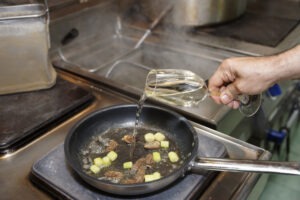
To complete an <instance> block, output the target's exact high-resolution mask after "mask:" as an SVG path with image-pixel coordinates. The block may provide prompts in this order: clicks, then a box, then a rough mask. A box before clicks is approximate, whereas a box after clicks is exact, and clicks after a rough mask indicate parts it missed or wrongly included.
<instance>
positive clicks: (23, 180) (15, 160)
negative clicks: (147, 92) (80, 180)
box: [0, 72, 270, 199]
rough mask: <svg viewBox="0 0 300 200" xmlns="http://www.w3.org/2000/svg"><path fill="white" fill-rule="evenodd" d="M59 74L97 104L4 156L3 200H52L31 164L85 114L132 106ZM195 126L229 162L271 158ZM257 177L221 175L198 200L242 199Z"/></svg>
mask: <svg viewBox="0 0 300 200" xmlns="http://www.w3.org/2000/svg"><path fill="white" fill-rule="evenodd" d="M59 74H60V76H61V77H62V78H65V79H66V80H69V81H71V82H74V83H76V84H78V85H81V86H83V87H84V88H86V89H88V90H90V91H92V92H93V94H94V95H95V96H96V100H95V101H94V102H93V103H92V104H91V105H89V106H88V107H87V108H86V109H84V110H83V111H81V112H79V113H78V114H75V115H74V116H72V117H71V118H69V119H68V120H66V121H64V122H63V123H60V124H59V125H57V126H56V127H55V128H53V129H51V130H50V131H48V132H46V133H45V134H44V135H43V136H41V137H39V138H37V139H35V140H34V141H32V142H31V143H29V144H28V145H26V146H24V147H23V148H21V149H19V150H18V151H16V152H13V153H10V154H6V155H4V156H2V157H1V158H0V169H1V171H0V178H1V180H2V185H1V188H0V194H1V198H2V199H51V198H52V197H51V195H49V194H47V193H46V192H44V191H41V190H40V189H38V188H37V187H36V186H34V185H33V183H32V182H31V181H30V179H29V175H30V171H31V167H32V165H33V164H34V162H35V161H37V160H39V159H40V158H41V157H42V156H44V155H45V154H46V153H47V152H49V151H50V150H52V149H54V148H55V147H56V146H57V145H59V144H61V143H62V142H63V141H64V138H65V136H66V134H67V133H68V130H69V129H70V128H71V127H72V126H73V125H74V123H76V122H77V121H78V120H79V119H81V118H82V117H84V116H86V115H87V114H88V113H90V112H92V111H94V110H96V109H99V108H101V107H105V106H109V105H114V104H120V103H130V102H132V101H131V100H130V99H127V98H123V97H122V96H120V95H118V94H116V93H115V92H112V91H108V90H105V89H101V86H100V87H99V85H95V84H93V83H91V82H89V81H87V80H85V79H82V78H79V77H76V76H73V75H71V74H68V73H65V72H60V73H59ZM194 126H195V128H196V130H200V131H201V133H202V134H204V135H206V136H208V137H211V138H213V139H215V140H217V141H220V142H222V143H223V144H224V146H225V147H226V151H227V152H228V155H229V157H231V158H248V159H263V160H266V159H268V158H269V157H270V154H269V153H268V152H267V151H265V150H263V149H260V148H257V147H255V146H253V145H250V144H247V143H245V142H242V141H240V140H237V139H234V138H232V137H229V136H227V135H224V134H222V133H220V132H217V131H214V130H211V129H209V128H207V127H204V126H201V125H199V124H194ZM259 176H260V175H258V174H251V173H225V172H222V173H220V174H219V175H218V176H217V178H216V179H215V181H213V183H212V184H211V185H210V186H209V187H208V188H207V190H206V191H205V193H204V194H203V195H202V197H201V199H211V198H212V197H216V198H217V199H218V198H221V197H222V199H232V198H233V197H234V198H237V199H244V197H246V196H248V195H249V193H250V192H251V190H252V188H253V187H254V185H255V183H256V181H257V179H258V178H259Z"/></svg>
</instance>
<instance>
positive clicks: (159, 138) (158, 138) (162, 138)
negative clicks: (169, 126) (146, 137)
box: [154, 132, 166, 141]
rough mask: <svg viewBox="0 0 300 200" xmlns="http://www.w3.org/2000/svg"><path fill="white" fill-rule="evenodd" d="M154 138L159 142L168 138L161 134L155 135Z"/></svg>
mask: <svg viewBox="0 0 300 200" xmlns="http://www.w3.org/2000/svg"><path fill="white" fill-rule="evenodd" d="M154 137H155V140H157V141H163V140H164V139H165V138H166V136H165V135H164V134H162V133H160V132H157V133H155V135H154Z"/></svg>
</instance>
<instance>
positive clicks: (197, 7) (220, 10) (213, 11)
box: [140, 0, 247, 26]
mask: <svg viewBox="0 0 300 200" xmlns="http://www.w3.org/2000/svg"><path fill="white" fill-rule="evenodd" d="M168 3H170V4H174V10H173V12H172V16H171V17H168V19H167V21H168V22H170V23H172V24H176V25H179V26H204V25H212V24H218V23H224V22H227V21H230V20H233V19H236V18H238V17H240V16H241V15H242V14H243V13H244V12H245V10H246V7H247V0H229V1H220V0H204V1H201V0H199V1H197V0H196V1H195V0H176V1H165V2H161V1H157V0H154V1H153V0H146V1H143V2H141V3H140V4H141V9H142V12H143V13H145V15H146V16H147V17H149V18H151V19H153V18H154V16H156V15H157V14H158V13H159V12H161V7H162V6H165V5H167V4H168Z"/></svg>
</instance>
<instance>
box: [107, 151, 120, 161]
mask: <svg viewBox="0 0 300 200" xmlns="http://www.w3.org/2000/svg"><path fill="white" fill-rule="evenodd" d="M107 157H108V158H109V159H110V160H111V161H114V160H116V159H117V157H118V154H117V153H116V152H114V151H110V152H109V153H108V154H107Z"/></svg>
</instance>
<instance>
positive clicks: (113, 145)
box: [105, 140, 119, 152]
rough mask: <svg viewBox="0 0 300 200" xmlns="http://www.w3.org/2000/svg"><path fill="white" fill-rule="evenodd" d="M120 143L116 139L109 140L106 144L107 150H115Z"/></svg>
mask: <svg viewBox="0 0 300 200" xmlns="http://www.w3.org/2000/svg"><path fill="white" fill-rule="evenodd" d="M118 145H119V144H118V143H117V142H116V141H114V140H109V142H108V144H107V145H106V146H107V147H106V149H105V150H106V151H107V152H108V151H113V150H115V149H116V148H117V146H118Z"/></svg>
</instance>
